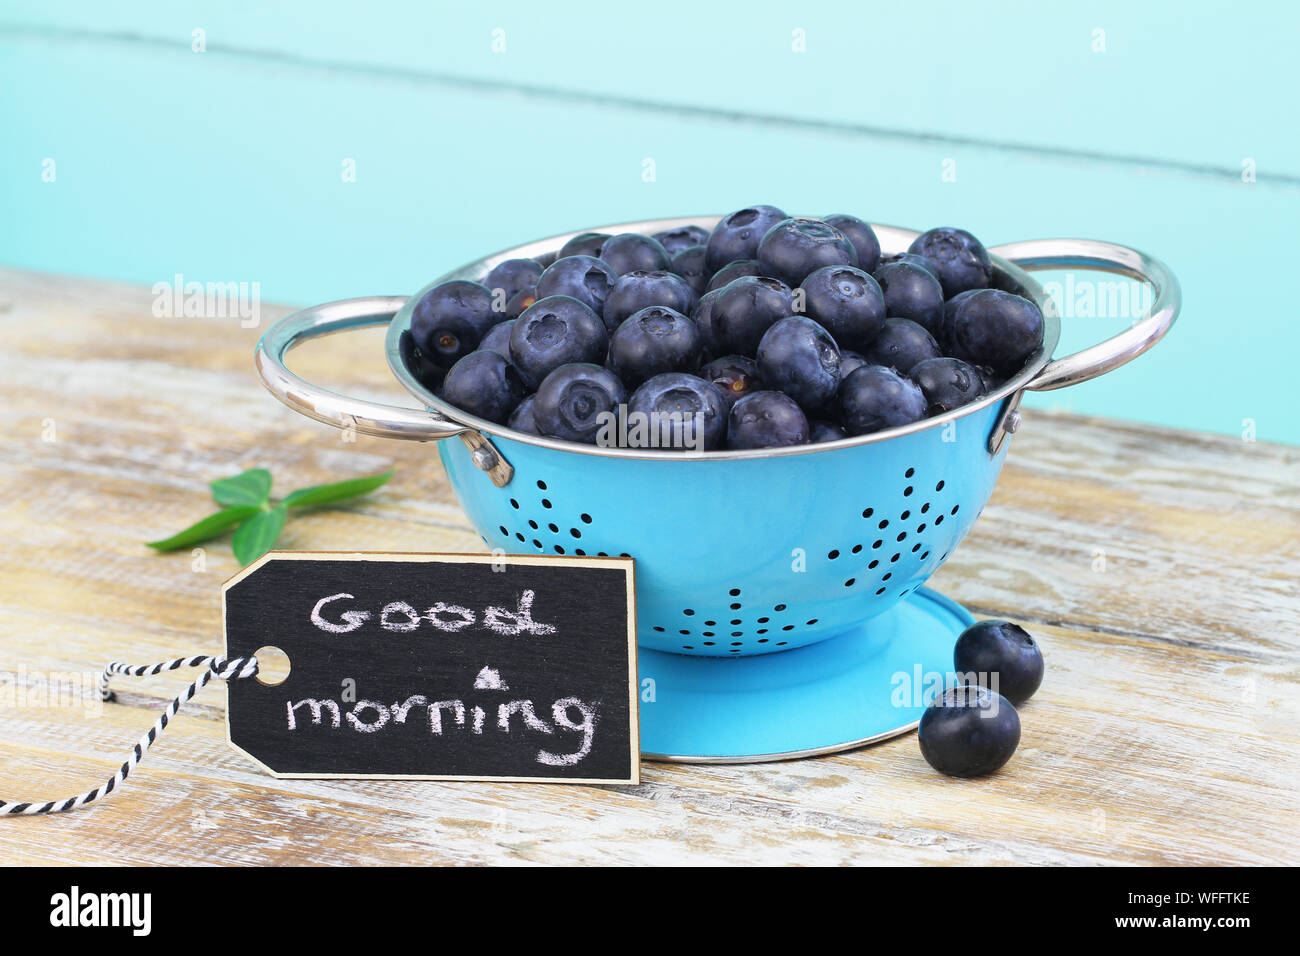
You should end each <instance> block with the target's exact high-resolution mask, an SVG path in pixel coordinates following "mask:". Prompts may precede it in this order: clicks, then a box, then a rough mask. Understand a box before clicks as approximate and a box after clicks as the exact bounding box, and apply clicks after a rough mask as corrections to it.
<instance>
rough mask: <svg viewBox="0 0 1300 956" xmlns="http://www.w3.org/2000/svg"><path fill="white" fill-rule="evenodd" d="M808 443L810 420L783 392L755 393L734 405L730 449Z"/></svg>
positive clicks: (728, 419)
mask: <svg viewBox="0 0 1300 956" xmlns="http://www.w3.org/2000/svg"><path fill="white" fill-rule="evenodd" d="M807 442H808V417H807V416H806V415H804V413H803V409H801V408H800V407H799V405H798V403H797V402H795V400H794V399H793V398H791V397H790V396H789V395H786V394H784V393H782V392H754V393H753V394H750V395H746V396H745V397H744V398H742V399H741V400H740V401H738V402H736V404H734V405H732V406H731V414H730V415H729V416H728V417H727V447H728V448H731V449H737V450H741V449H750V448H783V447H788V446H792V445H804V444H807Z"/></svg>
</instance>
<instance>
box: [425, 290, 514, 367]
mask: <svg viewBox="0 0 1300 956" xmlns="http://www.w3.org/2000/svg"><path fill="white" fill-rule="evenodd" d="M500 318H501V316H500V315H498V314H497V313H495V312H493V311H492V293H491V292H489V291H488V288H487V286H485V285H480V284H479V283H477V282H468V281H466V280H464V279H454V280H452V281H451V282H443V283H441V284H439V285H436V286H434V287H433V288H432V289H430V290H429V291H428V292H426V293H425V294H424V295H423V296H421V298H420V301H419V302H417V303H415V308H414V309H413V310H412V312H411V335H412V336H414V337H415V344H416V345H418V346H419V347H420V351H421V352H422V353H423V354H424V357H425V358H426V359H428V361H430V362H432V363H433V364H435V365H438V366H440V367H441V368H444V369H447V368H451V367H452V366H453V365H455V364H456V360H457V359H459V358H461V357H462V356H465V355H468V354H469V353H470V352H472V351H474V349H475V348H476V347H477V346H478V343H479V340H480V339H481V338H483V336H484V335H485V334H486V333H487V330H488V329H490V328H492V326H494V325H496V323H497V321H498V320H499V319H500Z"/></svg>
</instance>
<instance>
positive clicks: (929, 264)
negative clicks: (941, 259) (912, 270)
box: [877, 252, 943, 287]
mask: <svg viewBox="0 0 1300 956" xmlns="http://www.w3.org/2000/svg"><path fill="white" fill-rule="evenodd" d="M888 262H910V263H911V264H912V265H914V266H920V267H921V268H922V269H924V270H925V271H926V272H928V273H930V275H932V276H934V277H935V278H936V279H937V278H939V267H938V266H936V265H935V264H934V262H933V260H931V259H927V258H926V257H925V256H920V255H917V254H916V253H914V252H896V253H894V255H892V256H885V257H884V258H882V259H881V260H880V264H879V265H880V266H883V265H885V264H886V263H888ZM877 268H879V266H877ZM942 285H943V283H942V282H941V283H940V287H942Z"/></svg>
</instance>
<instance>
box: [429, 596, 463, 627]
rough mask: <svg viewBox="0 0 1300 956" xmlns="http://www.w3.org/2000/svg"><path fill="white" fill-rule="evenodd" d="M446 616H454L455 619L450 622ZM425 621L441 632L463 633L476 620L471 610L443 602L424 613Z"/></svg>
mask: <svg viewBox="0 0 1300 956" xmlns="http://www.w3.org/2000/svg"><path fill="white" fill-rule="evenodd" d="M444 614H453V615H455V617H454V618H452V619H450V620H448V619H446V618H444V617H443V615H444ZM424 619H425V620H426V621H428V622H429V623H430V624H432V625H433V626H434V627H436V628H437V629H438V630H440V631H463V630H465V628H467V627H469V626H470V625H471V624H473V623H474V621H475V620H476V618H475V617H474V612H473V611H471V610H470V609H469V608H467V607H461V606H460V605H459V604H443V603H442V602H441V601H439V602H438V603H437V604H435V605H434V606H433V607H431V608H429V610H427V611H425V612H424Z"/></svg>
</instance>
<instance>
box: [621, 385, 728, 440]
mask: <svg viewBox="0 0 1300 956" xmlns="http://www.w3.org/2000/svg"><path fill="white" fill-rule="evenodd" d="M627 408H628V412H629V425H628V437H629V441H628V444H629V445H630V446H631V447H633V448H637V447H640V448H679V449H690V450H691V451H713V450H714V449H717V448H721V447H722V446H723V444H724V443H725V442H726V439H727V411H728V405H727V400H726V399H725V398H723V396H722V392H721V390H720V389H719V388H718V387H717V386H716V385H714V384H713V383H712V382H706V381H705V380H704V379H702V378H698V377H696V376H694V375H687V374H686V373H684V372H665V373H662V374H660V375H656V376H654V377H653V378H649V379H647V380H646V381H645V382H644V383H643V384H642V385H641V386H640V387H639V388H638V389H637V390H636V391H635V392H633V393H632V397H631V398H630V399H629V400H628V406H627ZM631 414H635V415H636V416H637V417H638V418H640V419H641V422H642V423H644V424H643V425H642V424H641V423H637V422H634V421H632V420H631V419H630V415H631ZM643 416H644V417H643ZM642 429H644V432H642Z"/></svg>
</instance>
